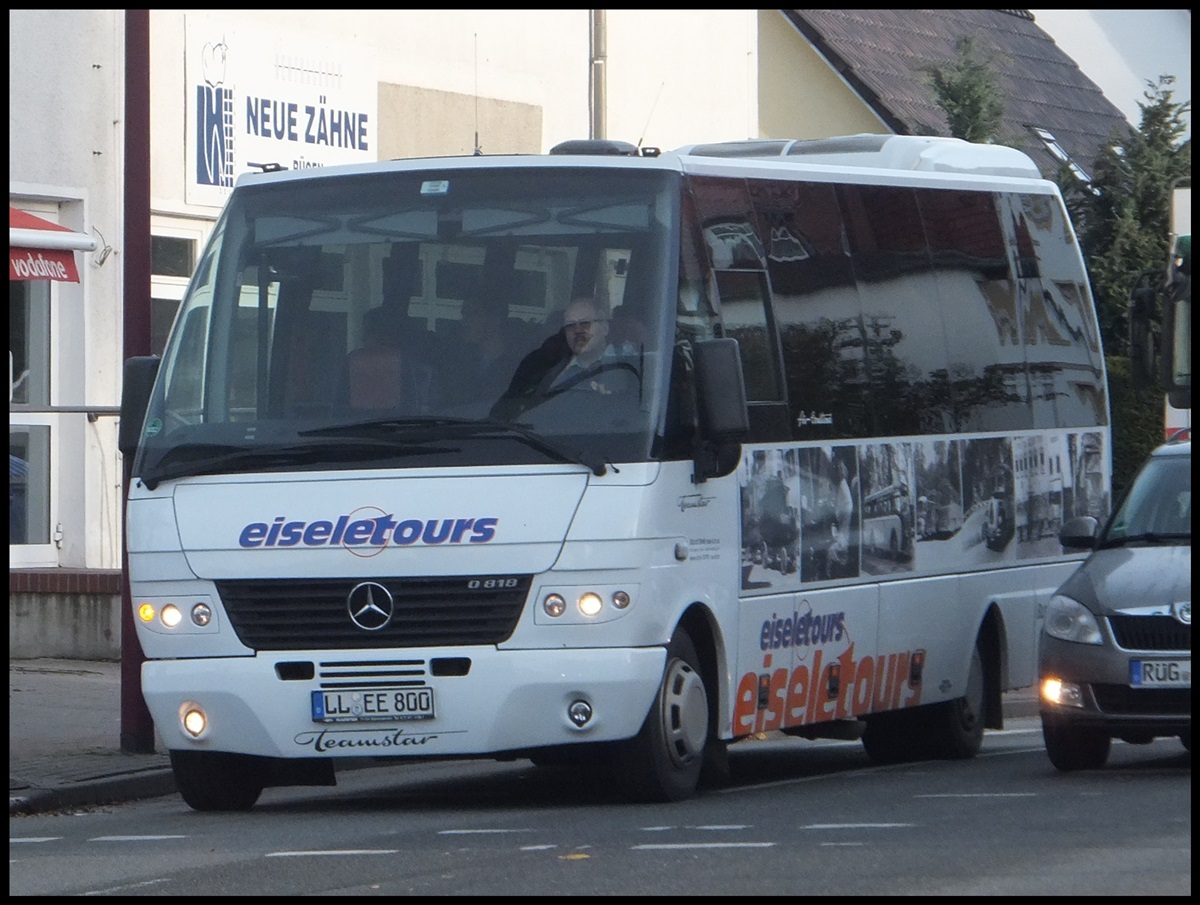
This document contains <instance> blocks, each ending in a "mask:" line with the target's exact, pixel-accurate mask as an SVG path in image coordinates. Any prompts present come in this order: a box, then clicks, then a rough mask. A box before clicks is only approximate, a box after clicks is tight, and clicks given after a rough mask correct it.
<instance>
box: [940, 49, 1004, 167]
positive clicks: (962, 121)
mask: <svg viewBox="0 0 1200 905" xmlns="http://www.w3.org/2000/svg"><path fill="white" fill-rule="evenodd" d="M955 50H956V55H955V58H954V60H953V61H951V62H949V63H945V64H941V65H934V66H928V67H926V69H925V72H926V74H927V75H928V77H929V83H930V86H931V87H932V88H933V93H934V98H935V99H936V100H937V103H938V106H939V107H941V108H942V111H943V112H944V113H945V114H946V120H947V122H948V123H949V125H950V136H951V137H952V138H961V139H964V140H966V141H976V142H984V143H986V142H992V141H995V140H996V138H997V133H998V132H999V131H1000V125H1001V121H1002V120H1003V118H1004V101H1003V100H1002V93H1001V91H1000V87H999V84H998V82H997V80H996V73H995V70H994V69H993V68H992V63H991V58H990V57H986V56H984V57H983V58H980V57H979V53H980V51H979V48H978V46H977V45H976V44H975V39H974V38H971V37H966V38H961V39H960V40H959V41H958V43H957V44H956V45H955Z"/></svg>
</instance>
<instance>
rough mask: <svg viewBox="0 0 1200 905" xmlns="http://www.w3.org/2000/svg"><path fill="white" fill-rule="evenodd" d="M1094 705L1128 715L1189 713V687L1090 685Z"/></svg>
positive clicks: (1190, 697) (1190, 706)
mask: <svg viewBox="0 0 1200 905" xmlns="http://www.w3.org/2000/svg"><path fill="white" fill-rule="evenodd" d="M1092 693H1093V694H1094V695H1095V696H1096V705H1097V706H1098V707H1099V708H1100V710H1101V711H1103V712H1104V713H1108V714H1114V715H1116V714H1125V715H1129V716H1191V714H1192V690H1191V689H1190V688H1130V687H1129V686H1128V685H1093V686H1092Z"/></svg>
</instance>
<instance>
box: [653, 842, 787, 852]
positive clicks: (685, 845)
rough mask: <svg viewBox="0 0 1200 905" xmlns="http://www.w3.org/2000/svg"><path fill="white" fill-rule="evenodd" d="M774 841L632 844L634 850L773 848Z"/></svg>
mask: <svg viewBox="0 0 1200 905" xmlns="http://www.w3.org/2000/svg"><path fill="white" fill-rule="evenodd" d="M773 845H775V843H774V842H656V843H649V844H645V845H634V846H630V848H632V850H633V851H654V850H660V849H689V848H771V847H772V846H773Z"/></svg>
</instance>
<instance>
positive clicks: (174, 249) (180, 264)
mask: <svg viewBox="0 0 1200 905" xmlns="http://www.w3.org/2000/svg"><path fill="white" fill-rule="evenodd" d="M195 269H196V243H195V241H194V240H192V239H179V238H176V237H175V236H151V237H150V272H151V273H154V274H157V275H158V276H164V277H184V278H187V277H190V276H191V275H192V271H193V270H195Z"/></svg>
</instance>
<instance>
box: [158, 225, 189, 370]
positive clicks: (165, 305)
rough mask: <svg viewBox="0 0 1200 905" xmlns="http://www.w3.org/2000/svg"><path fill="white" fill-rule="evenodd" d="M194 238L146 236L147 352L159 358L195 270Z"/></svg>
mask: <svg viewBox="0 0 1200 905" xmlns="http://www.w3.org/2000/svg"><path fill="white" fill-rule="evenodd" d="M197 245H198V242H197V240H196V239H192V238H186V237H179V236H163V235H153V236H151V237H150V271H151V277H150V286H151V298H150V351H151V353H152V354H154V355H162V353H163V348H164V347H165V346H166V343H167V336H168V334H169V333H170V332H171V324H173V323H174V322H175V312H176V311H178V310H179V302H180V300H181V299H182V298H183V293H184V291H185V290H186V289H187V282H188V280H189V279H190V278H191V276H192V272H193V271H194V270H195V269H196V247H197Z"/></svg>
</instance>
